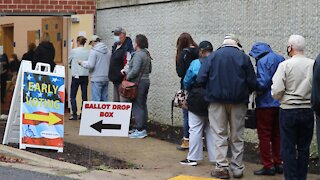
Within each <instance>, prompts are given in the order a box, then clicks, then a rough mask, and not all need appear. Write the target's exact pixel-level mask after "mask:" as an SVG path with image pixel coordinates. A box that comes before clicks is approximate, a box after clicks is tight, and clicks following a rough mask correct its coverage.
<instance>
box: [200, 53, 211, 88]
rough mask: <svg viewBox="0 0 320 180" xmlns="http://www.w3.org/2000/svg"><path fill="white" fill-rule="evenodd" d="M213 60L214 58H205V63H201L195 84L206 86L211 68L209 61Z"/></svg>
mask: <svg viewBox="0 0 320 180" xmlns="http://www.w3.org/2000/svg"><path fill="white" fill-rule="evenodd" d="M212 59H214V56H213V57H211V56H209V57H207V58H206V60H205V61H203V63H202V65H201V67H200V70H199V72H198V75H197V82H198V83H199V84H206V83H207V81H208V78H209V73H210V67H211V61H212Z"/></svg>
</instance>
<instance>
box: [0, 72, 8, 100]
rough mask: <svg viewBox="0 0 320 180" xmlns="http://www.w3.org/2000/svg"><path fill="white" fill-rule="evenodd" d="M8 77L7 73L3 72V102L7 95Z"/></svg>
mask: <svg viewBox="0 0 320 180" xmlns="http://www.w3.org/2000/svg"><path fill="white" fill-rule="evenodd" d="M7 79H8V75H7V74H1V102H4V98H5V97H6V90H7Z"/></svg>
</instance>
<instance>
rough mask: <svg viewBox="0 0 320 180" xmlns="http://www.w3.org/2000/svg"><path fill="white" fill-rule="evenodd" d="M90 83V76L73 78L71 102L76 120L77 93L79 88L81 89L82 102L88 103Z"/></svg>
mask: <svg viewBox="0 0 320 180" xmlns="http://www.w3.org/2000/svg"><path fill="white" fill-rule="evenodd" d="M88 82H89V78H88V76H80V77H79V78H75V77H72V81H71V94H70V100H71V107H72V116H73V117H75V118H76V117H77V112H78V108H77V101H76V98H77V92H78V89H79V86H80V87H81V93H82V102H83V101H87V100H88ZM81 109H82V107H81Z"/></svg>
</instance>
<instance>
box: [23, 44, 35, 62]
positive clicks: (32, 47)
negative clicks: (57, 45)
mask: <svg viewBox="0 0 320 180" xmlns="http://www.w3.org/2000/svg"><path fill="white" fill-rule="evenodd" d="M36 48H37V46H36V45H35V44H34V43H30V44H29V45H28V52H26V53H24V54H23V56H22V59H21V60H29V61H32V59H33V56H34V51H35V50H36Z"/></svg>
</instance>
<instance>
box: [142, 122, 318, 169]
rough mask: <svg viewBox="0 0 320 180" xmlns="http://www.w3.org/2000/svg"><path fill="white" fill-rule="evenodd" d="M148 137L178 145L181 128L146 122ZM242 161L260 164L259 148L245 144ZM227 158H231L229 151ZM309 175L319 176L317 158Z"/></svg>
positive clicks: (311, 166) (310, 165)
mask: <svg viewBox="0 0 320 180" xmlns="http://www.w3.org/2000/svg"><path fill="white" fill-rule="evenodd" d="M148 131H149V136H151V137H155V138H158V139H161V140H164V141H168V142H171V143H175V144H177V145H178V144H179V143H180V141H181V138H182V136H183V131H182V127H175V126H169V125H163V124H160V123H158V122H153V121H149V122H148ZM244 149H245V151H244V157H243V159H244V161H246V162H250V163H256V164H260V152H259V146H258V144H256V143H249V142H245V144H244ZM228 153H229V154H228V156H229V157H231V154H230V150H229V151H228ZM308 172H309V173H312V174H320V161H319V158H316V159H310V160H309V171H308Z"/></svg>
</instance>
